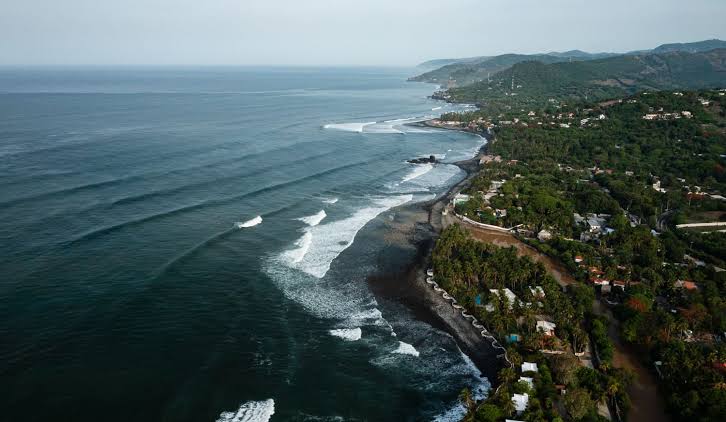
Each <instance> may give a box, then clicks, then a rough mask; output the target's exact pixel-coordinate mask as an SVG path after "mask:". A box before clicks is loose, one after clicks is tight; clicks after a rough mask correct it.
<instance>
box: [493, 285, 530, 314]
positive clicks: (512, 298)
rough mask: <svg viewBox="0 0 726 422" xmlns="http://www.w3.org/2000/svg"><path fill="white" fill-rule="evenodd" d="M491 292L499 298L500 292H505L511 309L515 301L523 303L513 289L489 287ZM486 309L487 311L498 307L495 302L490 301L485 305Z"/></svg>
mask: <svg viewBox="0 0 726 422" xmlns="http://www.w3.org/2000/svg"><path fill="white" fill-rule="evenodd" d="M489 292H490V293H491V294H492V295H494V296H496V297H497V298H499V297H500V294H503V295H504V297H506V298H507V304H508V306H509V309H512V307H513V306H514V304H515V303H522V302H521V301H520V300H519V298H518V297H517V295H515V294H514V292H513V291H511V290H509V289H508V288H506V287H505V288H503V289H489ZM484 309H486V310H487V312H493V311H494V310H495V309H496V307H495V306H494V304H493V303H489V304H488V305H487V306H485V307H484Z"/></svg>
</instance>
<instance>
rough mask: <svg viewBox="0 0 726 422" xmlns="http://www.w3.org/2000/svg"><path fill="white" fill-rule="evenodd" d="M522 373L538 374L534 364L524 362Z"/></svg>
mask: <svg viewBox="0 0 726 422" xmlns="http://www.w3.org/2000/svg"><path fill="white" fill-rule="evenodd" d="M522 372H538V371H537V364H536V363H534V362H522Z"/></svg>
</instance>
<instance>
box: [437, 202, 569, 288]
mask: <svg viewBox="0 0 726 422" xmlns="http://www.w3.org/2000/svg"><path fill="white" fill-rule="evenodd" d="M442 221H443V222H444V226H445V227H446V226H449V225H451V224H454V223H459V224H460V225H462V226H463V227H466V229H467V230H469V233H471V235H472V237H474V238H475V239H477V240H479V241H482V242H487V243H492V244H494V245H496V246H500V247H510V246H514V247H515V248H517V254H518V255H519V256H528V257H530V258H532V260H534V261H536V262H541V263H542V264H543V265H544V266H545V268H546V269H547V271H549V272H550V274H552V277H554V278H555V280H557V282H558V283H560V285H561V286H567V285H569V284H574V283H576V280H575V279H574V278H573V277H572V276H571V275H570V273H568V272H567V269H565V268H564V267H563V266H562V264H561V263H559V262H557V261H556V260H554V259H552V258H551V257H549V256H547V255H545V254H543V253H540V252H539V251H538V250H537V249H535V248H533V247H531V246H529V245H527V244H526V243H523V242H522V241H520V240H519V239H517V238H516V237H514V236H513V235H512V234H511V233H507V232H502V231H498V230H494V229H487V228H484V227H479V226H475V225H472V224H468V223H465V222H463V221H462V220H460V219H459V218H458V217H456V216H455V215H452V214H451V213H449V214H448V215H446V216H442Z"/></svg>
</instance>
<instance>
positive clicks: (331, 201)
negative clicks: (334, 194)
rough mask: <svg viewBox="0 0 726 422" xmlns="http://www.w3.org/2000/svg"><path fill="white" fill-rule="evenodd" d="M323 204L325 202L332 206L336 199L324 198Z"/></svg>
mask: <svg viewBox="0 0 726 422" xmlns="http://www.w3.org/2000/svg"><path fill="white" fill-rule="evenodd" d="M323 202H325V203H326V204H331V205H332V204H334V203H336V202H338V198H326V199H323Z"/></svg>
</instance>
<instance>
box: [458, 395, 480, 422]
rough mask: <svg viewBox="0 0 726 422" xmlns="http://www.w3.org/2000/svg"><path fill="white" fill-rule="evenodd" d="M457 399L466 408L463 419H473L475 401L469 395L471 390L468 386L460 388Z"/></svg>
mask: <svg viewBox="0 0 726 422" xmlns="http://www.w3.org/2000/svg"><path fill="white" fill-rule="evenodd" d="M459 401H460V402H461V404H463V405H464V407H465V408H466V416H464V419H463V421H464V422H470V421H473V420H474V416H475V415H476V401H474V397H473V396H472V395H471V391H470V390H469V389H468V388H464V389H463V390H461V393H459Z"/></svg>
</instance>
